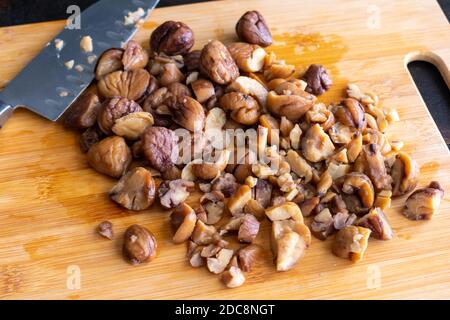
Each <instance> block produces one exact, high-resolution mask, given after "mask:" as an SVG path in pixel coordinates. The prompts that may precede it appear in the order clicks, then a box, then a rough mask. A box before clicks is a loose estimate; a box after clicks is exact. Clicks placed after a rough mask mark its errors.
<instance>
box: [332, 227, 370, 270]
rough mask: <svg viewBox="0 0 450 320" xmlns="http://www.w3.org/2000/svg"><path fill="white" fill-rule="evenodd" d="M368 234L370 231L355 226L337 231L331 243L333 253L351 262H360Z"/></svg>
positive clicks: (365, 247)
mask: <svg viewBox="0 0 450 320" xmlns="http://www.w3.org/2000/svg"><path fill="white" fill-rule="evenodd" d="M370 233H371V231H370V229H367V228H363V227H355V226H348V227H345V228H344V229H342V230H339V232H338V233H337V234H336V238H335V240H334V243H333V248H332V251H333V253H334V254H335V255H336V256H338V257H340V258H344V259H350V260H351V261H353V262H359V261H361V260H362V258H363V256H364V252H365V251H366V249H367V244H368V240H369V236H370Z"/></svg>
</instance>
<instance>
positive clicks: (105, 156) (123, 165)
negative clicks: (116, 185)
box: [87, 136, 132, 178]
mask: <svg viewBox="0 0 450 320" xmlns="http://www.w3.org/2000/svg"><path fill="white" fill-rule="evenodd" d="M131 159H132V156H131V150H130V148H128V146H127V144H126V142H125V139H124V138H122V137H117V136H113V137H108V138H106V139H103V140H102V141H100V142H98V143H96V144H94V145H93V146H92V147H91V148H90V149H89V151H88V153H87V161H88V163H89V165H90V166H91V167H92V168H94V169H95V170H96V171H98V172H100V173H104V174H106V175H108V176H111V177H113V178H119V177H121V176H122V175H123V174H124V173H125V171H126V170H127V168H128V166H129V164H130V162H131Z"/></svg>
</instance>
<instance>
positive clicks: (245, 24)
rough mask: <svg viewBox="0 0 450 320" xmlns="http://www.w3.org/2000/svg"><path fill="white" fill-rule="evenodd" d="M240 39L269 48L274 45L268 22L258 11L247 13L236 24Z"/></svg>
mask: <svg viewBox="0 0 450 320" xmlns="http://www.w3.org/2000/svg"><path fill="white" fill-rule="evenodd" d="M236 33H237V35H238V37H239V38H240V39H241V40H242V41H245V42H248V43H251V44H257V45H260V46H261V47H267V46H270V45H271V44H272V42H273V41H272V34H271V33H270V29H269V27H268V26H267V23H266V20H265V19H264V17H263V16H262V14H261V13H259V12H258V11H247V12H246V13H245V14H244V15H243V16H242V17H241V18H240V19H239V21H238V23H237V24H236Z"/></svg>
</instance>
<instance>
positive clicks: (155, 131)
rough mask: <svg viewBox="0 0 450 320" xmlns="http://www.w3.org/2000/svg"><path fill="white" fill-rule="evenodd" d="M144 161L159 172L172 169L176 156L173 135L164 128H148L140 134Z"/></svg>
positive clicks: (175, 144) (176, 148) (176, 150)
mask: <svg viewBox="0 0 450 320" xmlns="http://www.w3.org/2000/svg"><path fill="white" fill-rule="evenodd" d="M141 141H142V150H143V154H144V157H145V159H146V160H147V161H148V162H149V163H150V165H151V166H152V167H153V168H155V169H156V170H158V171H160V172H164V171H166V170H168V169H169V168H170V167H172V166H173V165H174V163H175V161H176V156H177V154H178V147H177V140H176V136H175V133H174V132H173V131H172V130H170V129H167V128H164V127H149V128H147V129H146V130H145V131H144V133H143V134H142V139H141Z"/></svg>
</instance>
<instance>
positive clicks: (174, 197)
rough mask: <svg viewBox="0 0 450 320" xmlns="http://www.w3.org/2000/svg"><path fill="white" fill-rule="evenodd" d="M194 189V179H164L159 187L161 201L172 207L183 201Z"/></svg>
mask: <svg viewBox="0 0 450 320" xmlns="http://www.w3.org/2000/svg"><path fill="white" fill-rule="evenodd" d="M193 190H194V183H193V182H192V181H186V180H182V179H178V180H173V181H164V182H163V183H162V184H161V185H160V186H159V188H158V197H159V201H160V203H161V205H162V206H163V207H164V208H166V209H172V208H175V207H177V206H179V205H180V204H181V203H183V202H184V201H185V200H186V199H187V198H188V197H189V194H190V192H192V191H193Z"/></svg>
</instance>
